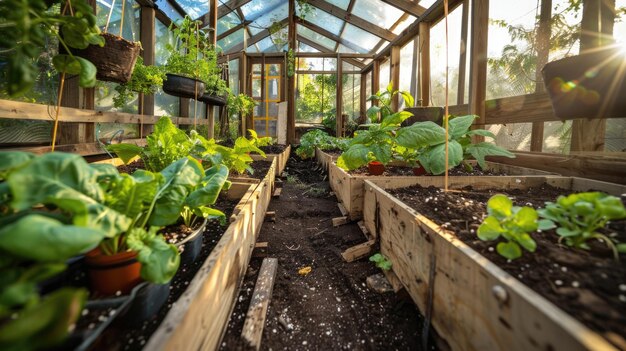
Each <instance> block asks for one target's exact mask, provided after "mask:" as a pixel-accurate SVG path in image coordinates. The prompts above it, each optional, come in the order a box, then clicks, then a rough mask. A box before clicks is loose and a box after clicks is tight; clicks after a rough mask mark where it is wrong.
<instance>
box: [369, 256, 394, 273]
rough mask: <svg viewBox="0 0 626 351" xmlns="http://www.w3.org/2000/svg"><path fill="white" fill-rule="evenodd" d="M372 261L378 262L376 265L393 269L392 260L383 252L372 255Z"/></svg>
mask: <svg viewBox="0 0 626 351" xmlns="http://www.w3.org/2000/svg"><path fill="white" fill-rule="evenodd" d="M370 261H371V262H374V263H376V267H378V268H380V269H382V270H385V271H388V270H390V269H391V265H392V263H391V261H389V260H388V259H387V257H385V256H384V255H383V254H381V253H377V254H375V255H373V256H370Z"/></svg>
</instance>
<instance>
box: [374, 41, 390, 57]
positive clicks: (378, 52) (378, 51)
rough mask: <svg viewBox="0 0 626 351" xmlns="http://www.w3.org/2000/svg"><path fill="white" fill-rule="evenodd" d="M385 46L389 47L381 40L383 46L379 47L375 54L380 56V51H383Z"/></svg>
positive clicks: (387, 43)
mask: <svg viewBox="0 0 626 351" xmlns="http://www.w3.org/2000/svg"><path fill="white" fill-rule="evenodd" d="M387 45H389V42H388V41H387V40H383V45H381V46H380V47H379V48H378V50H376V53H377V54H380V52H381V51H383V50H385V48H386V47H387Z"/></svg>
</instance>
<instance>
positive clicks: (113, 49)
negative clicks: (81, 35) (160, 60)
mask: <svg viewBox="0 0 626 351" xmlns="http://www.w3.org/2000/svg"><path fill="white" fill-rule="evenodd" d="M100 35H101V36H102V37H103V38H104V41H105V44H104V46H102V47H101V46H99V45H89V46H88V47H87V48H85V49H82V50H74V55H76V56H80V57H83V58H85V59H87V60H89V61H91V62H92V63H93V64H94V65H95V66H96V68H97V70H98V73H97V74H96V78H97V79H98V80H102V81H107V82H115V83H127V82H128V81H129V80H130V78H131V76H132V74H133V68H134V67H135V62H137V57H139V51H140V50H141V46H140V44H139V43H134V42H132V41H129V40H126V39H124V38H122V37H119V36H117V35H113V34H111V33H102V34H100Z"/></svg>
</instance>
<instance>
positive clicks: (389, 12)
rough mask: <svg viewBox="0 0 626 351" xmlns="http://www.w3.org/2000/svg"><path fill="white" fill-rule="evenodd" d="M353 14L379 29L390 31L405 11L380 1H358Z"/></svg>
mask: <svg viewBox="0 0 626 351" xmlns="http://www.w3.org/2000/svg"><path fill="white" fill-rule="evenodd" d="M352 13H353V14H355V15H356V16H359V17H361V18H363V19H366V20H367V21H369V22H372V23H373V24H375V25H377V26H379V27H382V28H385V29H389V28H391V26H393V24H394V23H396V21H398V19H399V18H400V16H402V15H403V14H404V11H402V10H400V9H398V8H396V7H393V6H391V5H387V4H385V3H384V2H382V1H380V0H356V2H355V3H354V8H353V9H352Z"/></svg>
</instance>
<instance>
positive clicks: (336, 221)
mask: <svg viewBox="0 0 626 351" xmlns="http://www.w3.org/2000/svg"><path fill="white" fill-rule="evenodd" d="M332 222H333V227H339V226H342V225H344V224H348V217H347V216H342V217H335V218H333V219H332Z"/></svg>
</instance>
